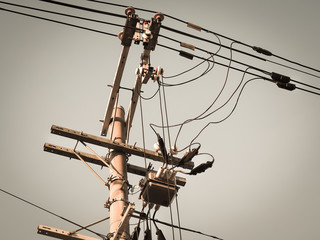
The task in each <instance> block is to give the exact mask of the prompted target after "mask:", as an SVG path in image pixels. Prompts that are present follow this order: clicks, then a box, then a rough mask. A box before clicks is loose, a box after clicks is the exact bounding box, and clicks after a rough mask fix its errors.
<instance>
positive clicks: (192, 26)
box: [187, 22, 202, 32]
mask: <svg viewBox="0 0 320 240" xmlns="http://www.w3.org/2000/svg"><path fill="white" fill-rule="evenodd" d="M187 27H189V28H192V29H194V30H197V31H199V32H200V31H201V29H202V27H200V26H198V25H195V24H193V23H189V22H188V24H187Z"/></svg>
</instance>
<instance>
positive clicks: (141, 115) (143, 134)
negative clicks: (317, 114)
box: [140, 95, 147, 169]
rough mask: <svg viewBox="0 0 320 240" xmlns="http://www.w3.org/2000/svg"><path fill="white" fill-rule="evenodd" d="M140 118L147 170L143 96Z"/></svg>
mask: <svg viewBox="0 0 320 240" xmlns="http://www.w3.org/2000/svg"><path fill="white" fill-rule="evenodd" d="M140 118H141V130H142V144H143V158H144V167H145V169H147V158H146V141H145V131H144V120H143V110H142V100H141V95H140Z"/></svg>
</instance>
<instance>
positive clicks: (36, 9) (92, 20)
mask: <svg viewBox="0 0 320 240" xmlns="http://www.w3.org/2000/svg"><path fill="white" fill-rule="evenodd" d="M0 3H3V4H6V5H10V6H15V7H20V8H25V9H30V10H35V11H40V12H45V13H51V14H56V15H59V16H64V17H70V18H76V19H80V20H86V21H91V22H95V23H102V24H106V25H111V26H116V27H125V26H124V25H122V24H117V23H111V22H106V21H101V20H96V19H91V18H85V17H80V16H76V15H71V14H66V13H60V12H55V11H50V10H45V9H40V8H34V7H29V6H25V5H20V4H14V3H8V2H3V1H0Z"/></svg>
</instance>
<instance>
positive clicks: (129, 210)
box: [113, 203, 135, 240]
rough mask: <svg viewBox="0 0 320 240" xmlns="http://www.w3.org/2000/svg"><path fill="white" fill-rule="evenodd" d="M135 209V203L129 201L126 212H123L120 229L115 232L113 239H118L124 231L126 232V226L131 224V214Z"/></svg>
mask: <svg viewBox="0 0 320 240" xmlns="http://www.w3.org/2000/svg"><path fill="white" fill-rule="evenodd" d="M134 210H135V205H134V203H129V205H128V207H127V209H126V211H125V213H124V214H123V217H122V219H121V222H120V224H119V226H118V229H117V231H116V232H115V234H114V235H113V236H114V239H113V240H118V239H120V237H121V235H122V233H123V232H124V230H125V229H126V227H127V226H128V224H129V220H130V218H131V215H132V213H133V212H134Z"/></svg>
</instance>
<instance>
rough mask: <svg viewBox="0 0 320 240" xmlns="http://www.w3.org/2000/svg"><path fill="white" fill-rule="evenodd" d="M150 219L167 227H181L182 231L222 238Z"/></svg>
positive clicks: (219, 239) (220, 239)
mask: <svg viewBox="0 0 320 240" xmlns="http://www.w3.org/2000/svg"><path fill="white" fill-rule="evenodd" d="M152 221H154V222H157V223H160V224H162V225H165V226H168V227H173V228H177V229H181V230H183V231H187V232H192V233H196V234H199V235H202V236H206V237H210V238H214V239H218V240H223V239H222V238H219V237H216V236H213V235H210V234H206V233H202V232H200V231H197V230H193V229H190V228H185V227H179V226H177V225H172V224H170V223H167V222H164V221H160V220H158V219H152Z"/></svg>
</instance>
